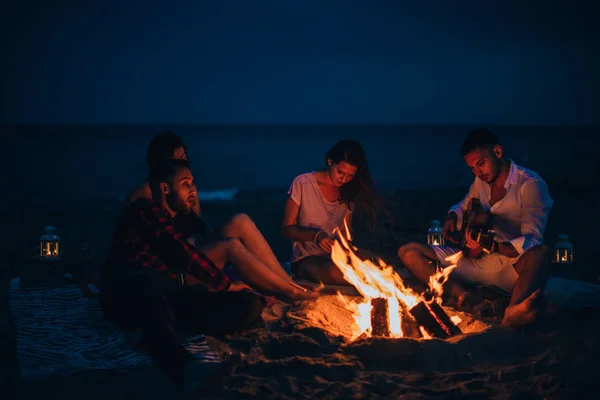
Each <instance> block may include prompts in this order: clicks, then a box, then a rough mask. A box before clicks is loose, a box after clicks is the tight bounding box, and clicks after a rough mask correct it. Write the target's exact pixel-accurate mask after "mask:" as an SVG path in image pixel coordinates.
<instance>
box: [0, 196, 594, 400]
mask: <svg viewBox="0 0 600 400" xmlns="http://www.w3.org/2000/svg"><path fill="white" fill-rule="evenodd" d="M463 190H464V189H456V190H437V191H434V190H430V191H419V192H409V191H404V192H398V193H397V194H396V197H395V199H396V202H395V207H396V208H395V210H396V220H395V222H394V223H391V222H389V221H388V223H387V224H381V225H380V226H379V227H377V229H376V230H375V231H374V232H372V233H371V234H368V235H367V234H364V235H363V236H360V235H358V236H357V237H356V242H357V243H360V244H361V246H362V247H364V248H368V249H369V250H371V251H374V252H376V253H377V254H380V255H381V257H383V258H384V260H385V261H386V262H387V263H389V264H393V265H399V260H398V259H397V257H396V256H395V252H396V249H397V247H398V246H399V245H401V244H403V243H406V242H407V241H412V240H420V241H422V240H423V239H424V237H423V235H421V234H417V233H404V232H403V231H402V229H400V228H399V226H400V225H402V224H403V225H408V226H422V227H424V228H425V229H426V227H427V226H428V221H429V220H431V219H434V218H437V219H439V218H442V217H443V213H444V212H445V210H446V208H447V206H448V205H449V204H451V203H452V202H453V201H455V200H457V199H458V198H460V196H461V195H462V194H464V191H463ZM552 190H553V191H552V193H553V196H554V199H555V202H556V203H555V204H556V206H555V209H554V210H553V214H552V215H551V218H550V223H549V226H548V230H547V236H548V238H549V241H553V240H554V238H555V237H556V236H557V235H558V233H562V232H567V233H569V234H570V238H571V240H572V241H573V243H574V244H575V245H576V251H577V256H576V257H577V258H578V260H579V261H578V264H576V265H573V266H571V267H570V268H569V269H565V268H559V269H554V270H553V271H552V273H553V274H556V275H560V276H571V277H574V278H581V279H586V280H589V281H595V279H596V277H597V276H598V275H600V273H599V272H598V268H597V263H596V261H595V260H598V259H599V258H600V249H599V248H598V247H595V246H593V245H592V241H591V238H592V237H596V236H594V235H590V234H589V233H590V232H592V233H593V232H595V231H594V230H595V229H596V228H597V226H596V225H595V224H585V226H582V227H580V226H578V225H577V226H576V225H575V222H576V221H577V220H578V219H579V220H586V218H587V217H588V213H589V211H588V210H586V209H585V208H584V207H579V206H578V205H580V204H597V203H598V196H597V194H595V193H581V192H580V193H577V194H576V195H574V194H572V193H570V192H568V191H562V192H561V191H557V190H555V189H552ZM282 207H283V205H282V204H279V203H277V204H275V203H273V202H272V200H270V202H269V201H267V200H264V201H263V200H260V199H258V200H256V201H255V202H245V203H243V204H237V203H231V204H225V205H210V204H206V205H203V210H204V212H205V213H206V215H207V216H208V219H209V221H208V222H209V224H210V225H213V224H215V223H216V222H219V221H222V220H224V219H225V218H227V217H228V216H230V215H232V214H233V213H235V212H246V213H248V214H249V215H250V216H251V217H252V218H253V219H254V220H255V222H256V223H257V225H258V227H259V228H260V229H261V230H262V231H263V233H264V235H265V237H266V238H267V239H268V240H269V242H270V243H271V244H272V246H273V248H274V250H275V253H276V255H277V256H278V257H279V258H280V259H282V260H285V259H286V257H287V255H288V254H289V244H288V243H287V242H286V241H285V240H283V239H281V237H280V236H279V233H278V230H279V222H280V221H279V218H280V217H281V214H280V213H278V212H273V210H278V209H282ZM119 211H120V205H119V204H115V203H110V202H109V203H104V204H87V205H80V206H79V207H77V208H72V207H64V208H63V209H60V210H52V209H48V208H45V209H35V210H17V211H15V212H14V213H11V215H10V216H6V217H3V218H4V219H3V223H4V226H5V229H4V230H3V231H2V232H1V234H2V240H1V245H2V249H1V250H2V251H1V257H2V266H3V267H2V268H1V269H0V273H1V275H0V278H1V279H0V281H1V283H2V285H3V287H5V288H6V287H7V285H8V281H9V280H10V278H12V277H13V276H16V275H19V276H21V277H22V283H23V285H25V286H32V285H37V284H43V285H47V286H57V285H64V284H65V282H64V281H63V279H62V275H63V273H64V272H70V273H72V274H73V275H75V280H76V281H80V282H85V281H87V280H89V279H92V277H93V276H94V275H95V274H97V272H98V269H99V267H100V266H101V265H102V262H103V261H104V258H105V255H106V248H107V245H108V240H109V238H110V234H111V232H112V230H113V228H114V220H115V217H116V215H117V214H118V212H119ZM48 224H53V225H55V226H57V228H58V229H59V232H60V234H61V237H62V238H63V245H64V246H63V249H64V250H65V257H64V259H63V260H62V261H61V263H59V264H53V265H52V266H50V265H49V264H45V265H40V264H39V263H37V262H36V261H35V246H36V245H37V243H36V240H37V237H39V231H40V230H41V228H43V227H44V226H46V225H48ZM584 229H589V230H590V231H589V232H587V233H586V231H585V230H584ZM4 296H6V292H4ZM4 298H5V299H6V297H4ZM328 301H329V300H328ZM319 302H326V300H324V299H322V300H319ZM319 302H315V303H313V304H308V303H305V304H295V305H294V306H293V307H292V306H284V305H281V304H280V305H277V306H276V307H275V309H272V310H266V311H265V313H264V314H263V315H264V316H265V322H264V323H263V324H261V325H260V326H257V327H256V328H255V329H251V330H249V331H246V332H239V333H237V334H235V335H230V336H227V337H225V338H212V337H211V338H209V340H210V342H211V344H212V345H213V346H214V347H215V348H216V349H217V350H218V351H219V353H220V354H221V355H222V357H223V358H226V357H228V354H229V352H230V351H232V352H233V353H234V354H236V357H240V361H239V362H238V363H237V364H236V365H235V368H234V370H233V371H232V372H231V373H230V374H228V375H227V376H221V377H219V378H218V379H214V380H212V384H211V385H208V386H207V387H206V388H205V391H204V393H202V395H201V396H199V398H217V399H235V398H265V399H267V398H273V399H314V398H325V399H351V398H356V399H362V398H373V399H380V398H394V399H398V398H400V399H428V398H436V399H440V398H441V399H444V398H456V397H459V396H460V397H464V398H477V399H479V398H481V399H488V398H491V399H495V398H498V399H506V398H511V399H518V398H528V399H529V398H533V399H536V398H539V399H542V398H548V399H558V398H565V399H566V398H570V397H573V398H597V393H596V388H597V386H598V378H597V372H596V370H597V364H598V361H597V360H599V359H600V340H599V339H598V331H599V329H600V318H599V317H600V313H599V312H598V311H597V310H582V311H579V312H571V313H565V314H557V315H555V316H554V317H553V318H552V319H551V320H548V321H545V322H544V323H542V324H540V325H538V326H536V327H532V328H531V329H527V330H521V331H508V330H504V329H501V328H499V327H498V326H497V323H498V319H497V318H496V319H494V318H490V319H484V321H478V320H477V319H473V318H472V316H471V317H470V318H471V319H469V318H467V317H466V316H464V317H465V318H464V320H463V323H465V324H468V323H470V322H472V323H473V324H475V322H476V323H479V322H481V323H483V324H485V325H486V328H487V329H485V330H483V331H482V332H479V333H477V332H471V333H468V334H465V335H461V336H460V337H456V338H453V339H450V340H437V339H436V340H413V339H395V340H390V339H385V340H381V339H371V340H364V341H359V342H354V343H348V342H347V341H345V340H343V338H341V337H340V336H336V334H332V332H331V330H332V329H331V326H335V327H336V329H339V330H340V331H343V330H344V321H347V320H348V318H347V316H344V314H343V311H341V310H340V312H338V313H337V314H336V313H335V312H334V311H332V310H333V309H334V308H335V306H332V305H331V304H328V305H324V304H323V308H321V307H320V303H319ZM0 311H1V315H2V317H1V318H0V337H1V338H2V343H5V344H6V345H5V346H2V348H1V353H0V368H1V369H0V373H1V376H2V377H3V378H4V379H3V385H2V386H1V387H2V391H3V393H1V397H2V398H3V399H17V398H31V399H42V398H44V399H47V398H56V399H71V398H77V399H80V398H85V399H127V400H132V399H144V400H147V399H153V398H156V399H164V398H177V393H178V392H177V391H176V389H175V388H174V387H173V386H172V385H171V384H170V383H169V382H168V380H167V379H165V377H164V374H162V373H161V372H160V371H157V370H137V371H132V372H131V373H128V374H115V373H111V372H109V371H106V372H89V373H82V374H77V375H75V376H70V377H65V378H61V379H53V380H46V381H40V382H23V381H22V380H21V378H20V376H19V370H18V365H17V361H16V360H17V358H16V352H15V330H14V324H13V322H12V318H11V315H10V310H9V308H8V304H7V302H6V301H3V302H1V303H0ZM288 312H289V313H290V314H289V315H296V316H298V317H302V316H303V315H304V316H305V317H306V316H309V317H310V318H308V319H309V320H310V321H318V323H320V324H321V325H328V326H329V330H324V329H322V328H323V327H322V326H318V325H317V324H315V323H312V324H307V323H305V321H301V320H298V319H296V320H294V319H293V318H288V317H287V313H288ZM269 317H270V318H269ZM474 321H475V322H474ZM465 330H466V329H465ZM473 330H474V331H476V330H478V329H476V327H473Z"/></svg>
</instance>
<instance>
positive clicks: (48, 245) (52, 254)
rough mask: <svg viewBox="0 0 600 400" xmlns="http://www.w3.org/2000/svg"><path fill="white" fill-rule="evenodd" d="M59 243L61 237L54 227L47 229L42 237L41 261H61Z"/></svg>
mask: <svg viewBox="0 0 600 400" xmlns="http://www.w3.org/2000/svg"><path fill="white" fill-rule="evenodd" d="M59 242H60V237H59V236H58V235H57V234H56V228H55V227H53V226H47V227H45V228H44V234H43V235H42V236H40V260H59V259H60V253H59V250H58V243H59Z"/></svg>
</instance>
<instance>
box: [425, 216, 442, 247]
mask: <svg viewBox="0 0 600 400" xmlns="http://www.w3.org/2000/svg"><path fill="white" fill-rule="evenodd" d="M427 244H431V245H434V246H443V245H444V235H443V233H442V228H440V221H438V220H433V221H431V227H430V228H429V229H428V230H427Z"/></svg>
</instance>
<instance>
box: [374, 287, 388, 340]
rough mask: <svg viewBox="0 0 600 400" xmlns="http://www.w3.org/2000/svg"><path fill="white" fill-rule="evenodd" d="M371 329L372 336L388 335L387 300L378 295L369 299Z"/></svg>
mask: <svg viewBox="0 0 600 400" xmlns="http://www.w3.org/2000/svg"><path fill="white" fill-rule="evenodd" d="M371 307H372V308H371V329H372V333H371V334H372V336H373V337H376V336H379V337H390V328H389V326H388V312H389V310H388V302H387V299H384V298H381V297H378V298H376V299H371Z"/></svg>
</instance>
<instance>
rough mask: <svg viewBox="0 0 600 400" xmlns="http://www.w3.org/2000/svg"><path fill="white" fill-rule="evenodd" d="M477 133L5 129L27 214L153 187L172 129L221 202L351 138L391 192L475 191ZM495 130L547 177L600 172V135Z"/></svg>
mask: <svg viewBox="0 0 600 400" xmlns="http://www.w3.org/2000/svg"><path fill="white" fill-rule="evenodd" d="M471 128H472V127H467V126H464V127H461V126H453V127H443V126H391V127H389V126H387V127H382V126H347V127H343V126H335V127H326V126H229V127H226V126H222V127H215V126H213V127H210V126H177V125H174V126H4V127H2V133H3V139H2V140H3V141H4V145H3V146H2V148H3V149H4V153H5V156H4V157H3V160H4V162H6V161H8V162H9V165H14V166H15V168H16V169H15V171H18V173H17V174H16V175H17V181H16V182H15V185H16V186H15V188H16V189H17V190H18V193H19V197H20V198H21V199H22V200H21V202H20V203H21V204H23V205H25V204H36V203H39V202H45V203H53V202H60V201H66V200H68V201H81V200H106V199H115V200H116V199H120V198H122V197H123V196H125V195H126V194H127V193H128V192H129V191H130V190H131V189H132V187H133V186H134V185H136V184H138V183H140V182H142V181H143V180H144V179H145V177H146V172H147V168H146V164H145V155H146V148H147V145H148V143H149V141H150V140H151V139H152V137H153V136H154V135H155V134H157V133H159V132H161V131H162V130H165V129H170V130H173V131H175V132H176V133H178V134H179V135H180V136H182V138H183V139H184V141H185V143H186V145H187V147H188V153H189V158H190V160H191V162H192V169H193V172H194V175H195V178H196V184H197V186H198V188H199V190H200V191H202V192H205V193H206V194H207V198H208V196H213V198H217V199H219V196H220V195H219V193H220V194H222V195H223V196H227V193H234V194H236V193H237V194H238V195H239V194H240V193H244V192H248V191H261V190H265V191H266V190H273V189H287V187H288V186H289V185H290V183H291V182H292V180H293V179H294V177H295V176H297V175H299V174H301V173H304V172H309V171H312V170H315V169H318V168H321V167H322V166H323V165H324V155H325V152H326V151H327V150H328V149H329V148H330V147H331V146H332V145H334V144H335V142H336V141H338V140H341V139H346V138H348V139H355V140H358V141H359V142H360V143H361V144H362V145H363V147H364V148H365V151H366V153H367V157H368V162H369V167H370V170H371V173H372V175H373V178H374V180H375V181H376V183H377V185H378V187H379V188H380V189H382V190H385V191H394V190H397V189H422V188H432V187H455V186H466V185H468V184H469V183H470V182H471V181H472V180H473V176H472V174H471V172H470V170H469V169H468V168H467V167H466V165H465V164H464V161H463V159H462V157H461V156H460V153H459V148H460V144H461V141H462V139H463V138H464V136H465V135H466V133H467V132H468V131H469V130H470V129H471ZM492 129H493V130H494V131H495V132H496V133H497V135H498V136H499V137H500V139H501V140H502V141H503V147H504V150H505V153H506V154H507V156H509V157H510V158H512V159H513V160H514V161H515V162H517V163H519V164H521V165H524V166H526V167H529V168H531V169H533V170H535V171H537V172H539V173H540V174H542V176H543V177H552V176H557V174H558V175H560V174H566V173H569V174H577V173H579V172H581V173H584V174H585V173H589V170H590V169H594V168H597V167H598V164H597V161H593V160H596V159H598V158H600V157H599V156H600V154H599V153H600V151H599V150H598V144H600V139H598V138H597V136H594V134H595V133H598V131H600V129H599V128H594V127H492ZM7 150H8V151H7ZM590 160H591V161H590ZM10 163H12V164H10ZM578 171H579V172H578ZM215 193H217V194H215ZM222 199H225V197H222V196H221V200H222Z"/></svg>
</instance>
